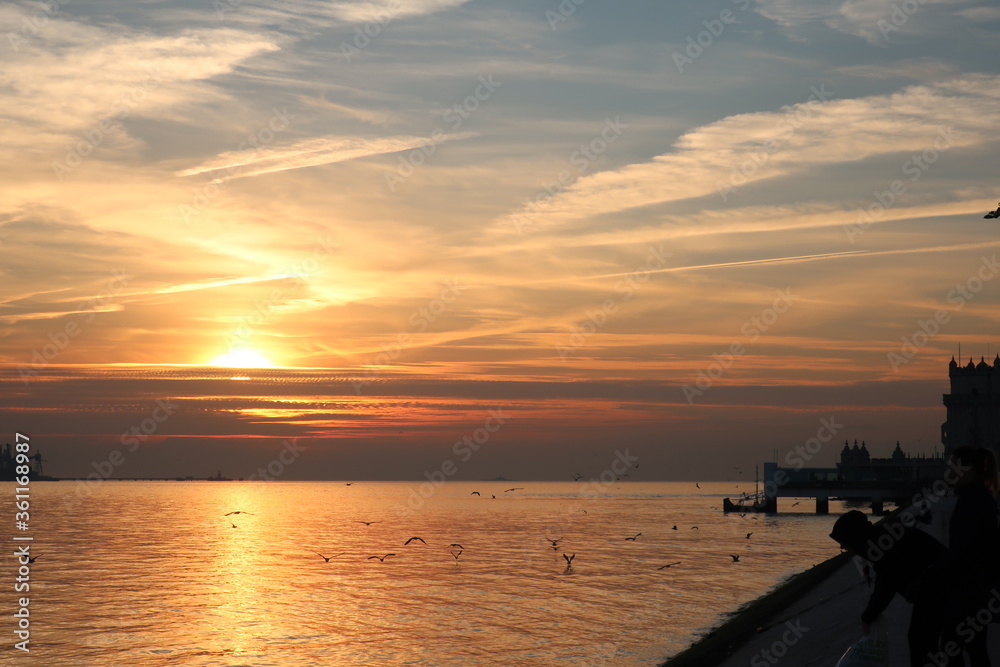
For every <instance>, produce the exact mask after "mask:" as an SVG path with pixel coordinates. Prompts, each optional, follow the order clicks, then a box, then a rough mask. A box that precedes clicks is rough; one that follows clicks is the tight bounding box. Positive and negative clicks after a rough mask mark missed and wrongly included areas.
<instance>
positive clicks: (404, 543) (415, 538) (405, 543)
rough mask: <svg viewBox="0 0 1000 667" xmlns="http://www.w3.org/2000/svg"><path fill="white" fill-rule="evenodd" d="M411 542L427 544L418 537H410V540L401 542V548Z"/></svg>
mask: <svg viewBox="0 0 1000 667" xmlns="http://www.w3.org/2000/svg"><path fill="white" fill-rule="evenodd" d="M413 540H419V541H420V542H421V543H423V544H427V543H426V542H424V540H423V539H422V538H420V537H411V538H410V539H408V540H406V541H405V542H403V546H404V547H405V546H406V545H407V544H409V543H410V542H412V541H413Z"/></svg>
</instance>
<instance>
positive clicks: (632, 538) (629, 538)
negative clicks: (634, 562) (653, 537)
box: [625, 533, 642, 542]
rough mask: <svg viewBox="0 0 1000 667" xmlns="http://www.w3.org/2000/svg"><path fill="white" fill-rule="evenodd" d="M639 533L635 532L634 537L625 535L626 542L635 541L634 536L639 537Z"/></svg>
mask: <svg viewBox="0 0 1000 667" xmlns="http://www.w3.org/2000/svg"><path fill="white" fill-rule="evenodd" d="M640 535H642V533H636V534H635V536H634V537H626V538H625V540H626V541H627V542H635V538H636V537H639V536H640Z"/></svg>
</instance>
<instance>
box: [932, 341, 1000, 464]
mask: <svg viewBox="0 0 1000 667" xmlns="http://www.w3.org/2000/svg"><path fill="white" fill-rule="evenodd" d="M948 378H949V379H950V380H951V393H950V394H945V395H944V406H945V408H947V421H945V423H944V424H942V425H941V444H943V445H944V455H945V457H946V458H947V457H948V456H950V455H951V453H952V452H953V451H954V450H955V448H956V447H962V446H963V445H971V446H973V447H987V448H989V449H992V450H993V452H994V454H1000V355H997V357H996V358H995V359H994V360H993V365H992V366H991V365H990V364H987V363H986V359H985V358H983V357H980V361H979V363H978V364H973V363H972V358H971V357H970V358H969V363H968V365H966V366H964V367H962V366H959V365H958V362H956V361H955V357H952V358H951V363H950V364H948Z"/></svg>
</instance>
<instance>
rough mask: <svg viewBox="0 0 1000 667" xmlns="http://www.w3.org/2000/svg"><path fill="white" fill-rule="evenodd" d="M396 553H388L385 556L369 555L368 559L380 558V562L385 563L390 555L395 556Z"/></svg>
mask: <svg viewBox="0 0 1000 667" xmlns="http://www.w3.org/2000/svg"><path fill="white" fill-rule="evenodd" d="M395 555H396V554H386V555H384V556H369V557H368V560H371V559H372V558H378V562H380V563H384V562H385V559H386V558H388V557H389V556H395Z"/></svg>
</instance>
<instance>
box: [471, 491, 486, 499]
mask: <svg viewBox="0 0 1000 667" xmlns="http://www.w3.org/2000/svg"><path fill="white" fill-rule="evenodd" d="M469 495H470V496H479V497H480V498H482V496H483V494H481V493H479V492H478V491H473V492H472V493H470V494H469Z"/></svg>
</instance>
